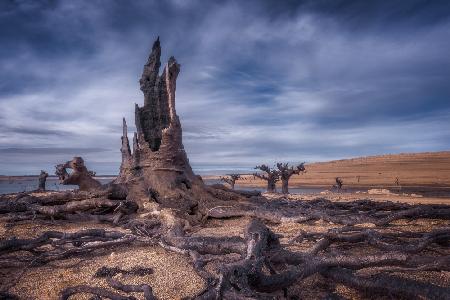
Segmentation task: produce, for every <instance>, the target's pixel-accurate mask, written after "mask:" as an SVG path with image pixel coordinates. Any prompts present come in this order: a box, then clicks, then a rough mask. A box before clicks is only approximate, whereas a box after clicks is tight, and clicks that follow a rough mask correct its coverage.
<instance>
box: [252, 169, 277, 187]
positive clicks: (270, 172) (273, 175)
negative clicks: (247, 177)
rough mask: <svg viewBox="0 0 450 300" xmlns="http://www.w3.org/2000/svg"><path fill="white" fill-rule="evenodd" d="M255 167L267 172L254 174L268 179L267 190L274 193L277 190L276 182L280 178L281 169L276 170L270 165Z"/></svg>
mask: <svg viewBox="0 0 450 300" xmlns="http://www.w3.org/2000/svg"><path fill="white" fill-rule="evenodd" d="M255 169H257V170H261V171H263V172H265V173H266V174H260V173H253V176H254V177H258V178H260V179H262V180H265V181H267V191H268V192H269V193H274V192H275V191H276V186H275V184H276V183H277V181H279V180H280V171H278V170H276V169H275V168H273V169H270V167H269V166H267V165H260V166H256V167H255Z"/></svg>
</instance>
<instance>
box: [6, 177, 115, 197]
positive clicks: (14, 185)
mask: <svg viewBox="0 0 450 300" xmlns="http://www.w3.org/2000/svg"><path fill="white" fill-rule="evenodd" d="M113 179H114V178H106V179H105V178H101V179H98V180H99V181H100V182H101V183H102V184H106V183H109V182H111V181H112V180H113ZM45 187H46V189H47V190H55V191H68V190H73V189H76V188H78V186H76V185H62V184H60V183H59V180H58V179H56V178H49V179H47V182H46V184H45ZM37 188H38V179H37V178H35V177H30V178H26V179H13V180H0V194H9V193H19V192H28V191H32V190H36V189H37Z"/></svg>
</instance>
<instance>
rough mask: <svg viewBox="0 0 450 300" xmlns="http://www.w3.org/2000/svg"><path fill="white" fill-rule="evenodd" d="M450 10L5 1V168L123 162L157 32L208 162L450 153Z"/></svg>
mask: <svg viewBox="0 0 450 300" xmlns="http://www.w3.org/2000/svg"><path fill="white" fill-rule="evenodd" d="M449 18H450V2H448V1H438V0H436V1H423V0H410V1H372V0H367V1H341V0H337V1H325V0H315V1H312V0H311V1H274V0H273V1H269V0H261V1H256V0H255V1H200V0H198V1H195V0H194V1H185V0H171V1H125V0H123V1H121V0H116V1H99V0H98V1H51V0H47V1H27V0H22V1H2V2H1V3H0V44H1V47H0V106H1V107H0V126H1V128H2V131H1V132H0V148H1V149H3V150H0V154H1V158H0V169H1V171H2V172H1V173H5V174H6V173H8V172H14V173H16V174H17V173H18V172H25V171H24V170H25V168H28V170H30V171H29V172H34V171H35V170H36V171H38V170H39V169H40V168H46V167H48V168H52V166H53V165H54V164H55V163H56V162H58V161H59V160H63V161H65V160H67V159H70V158H71V157H70V156H73V155H77V153H78V154H79V155H84V156H86V157H85V158H86V161H90V162H91V163H92V165H93V166H96V167H98V168H100V170H102V171H101V172H103V173H108V172H110V173H114V172H116V171H117V169H118V164H119V159H120V153H119V150H118V149H119V147H120V133H121V127H120V125H121V118H122V117H123V116H124V117H126V119H127V120H128V123H129V130H130V134H131V131H132V130H134V126H133V124H132V123H133V120H134V116H133V109H134V106H133V103H134V102H136V103H142V94H141V93H140V91H139V86H138V78H139V76H140V73H141V72H142V65H143V63H144V62H145V60H146V58H147V55H148V51H149V49H150V46H151V43H152V41H153V39H154V38H156V36H158V35H159V36H160V37H161V41H162V47H163V58H162V59H163V64H164V62H165V61H166V60H167V58H168V57H169V56H171V55H174V56H175V57H176V58H177V60H178V61H179V62H180V63H181V66H182V70H181V74H180V76H179V80H178V83H177V112H178V114H179V115H180V118H181V121H182V124H183V129H184V131H183V134H184V141H185V146H186V149H187V151H188V155H189V157H190V161H191V162H192V163H193V165H194V167H195V166H209V167H211V166H216V167H219V166H240V167H248V166H252V165H254V164H257V163H261V162H273V161H275V160H289V161H293V162H294V161H303V160H308V161H313V160H325V159H334V158H341V157H350V156H358V155H369V154H378V153H392V152H408V151H434V150H444V149H449V147H450V133H449V132H448V130H447V128H448V127H449V125H450V121H449V120H450V99H449V97H450V85H449V84H448V82H450V57H449V56H448V49H450V19H449ZM5 149H22V150H17V151H10V150H5ZM23 149H29V150H23ZM37 149H40V150H37ZM42 149H48V150H42ZM50 149H56V150H54V151H52V150H50ZM88 149H94V150H92V151H90V150H88ZM95 149H98V151H96V150H95ZM102 149H105V150H104V151H103V150H102ZM2 151H3V152H2ZM4 151H6V152H7V151H10V152H9V153H6V152H4ZM24 151H25V152H24ZM26 151H28V152H26ZM43 151H44V152H43ZM45 151H48V152H45ZM55 151H56V152H55ZM11 161H14V162H16V165H17V167H14V166H15V164H14V163H11ZM19 165H20V167H19ZM108 166H109V167H108ZM108 168H109V169H108Z"/></svg>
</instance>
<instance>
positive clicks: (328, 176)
mask: <svg viewBox="0 0 450 300" xmlns="http://www.w3.org/2000/svg"><path fill="white" fill-rule="evenodd" d="M306 170H307V172H306V173H305V174H302V175H295V176H293V177H292V178H291V181H290V186H304V185H320V186H331V185H332V184H334V182H335V178H336V177H340V178H342V179H343V180H344V184H345V185H346V186H386V187H390V186H395V185H396V184H395V181H396V177H398V179H399V183H400V185H401V186H441V187H450V151H444V152H424V153H403V154H390V155H379V156H367V157H359V158H352V159H342V160H335V161H329V162H318V163H311V164H307V165H306ZM251 177H252V176H248V177H247V178H246V179H247V180H241V181H239V184H241V185H255V184H256V185H260V184H262V183H263V182H258V181H257V180H254V179H253V178H251Z"/></svg>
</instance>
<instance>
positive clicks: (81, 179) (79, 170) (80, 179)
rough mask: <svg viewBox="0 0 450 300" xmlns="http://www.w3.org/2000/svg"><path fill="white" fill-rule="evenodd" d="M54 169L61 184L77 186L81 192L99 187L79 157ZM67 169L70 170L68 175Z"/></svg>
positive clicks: (99, 184) (98, 183)
mask: <svg viewBox="0 0 450 300" xmlns="http://www.w3.org/2000/svg"><path fill="white" fill-rule="evenodd" d="M55 168H56V172H55V174H56V175H57V176H58V178H59V181H60V182H61V184H64V185H68V184H73V185H78V186H79V188H80V190H81V191H89V190H94V189H98V188H100V187H101V183H100V182H99V181H97V180H95V179H94V178H93V175H94V173H93V172H92V171H89V170H88V169H87V168H86V166H85V165H84V160H83V158H81V157H78V156H76V157H74V158H73V159H72V160H70V161H68V162H66V163H64V164H59V165H57V166H56V167H55ZM67 169H72V172H71V173H70V174H69V173H68V172H67Z"/></svg>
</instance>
